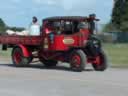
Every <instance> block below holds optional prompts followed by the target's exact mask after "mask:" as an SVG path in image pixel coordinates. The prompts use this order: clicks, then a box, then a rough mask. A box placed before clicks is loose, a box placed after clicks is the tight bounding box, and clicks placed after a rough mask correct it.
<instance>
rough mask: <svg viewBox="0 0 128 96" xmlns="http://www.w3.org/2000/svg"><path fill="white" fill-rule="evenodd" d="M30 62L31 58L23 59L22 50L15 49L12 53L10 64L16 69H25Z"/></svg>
mask: <svg viewBox="0 0 128 96" xmlns="http://www.w3.org/2000/svg"><path fill="white" fill-rule="evenodd" d="M31 61H32V58H31V57H24V56H23V52H22V49H21V48H19V47H17V48H14V49H13V51H12V62H13V64H14V66H16V67H26V66H28V65H29V63H30V62H31Z"/></svg>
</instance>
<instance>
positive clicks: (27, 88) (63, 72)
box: [0, 61, 128, 96]
mask: <svg viewBox="0 0 128 96" xmlns="http://www.w3.org/2000/svg"><path fill="white" fill-rule="evenodd" d="M127 75H128V70H127V69H112V68H109V69H108V70H107V71H105V72H96V71H93V70H92V69H91V67H89V68H87V70H85V71H84V72H82V73H79V72H78V73H77V72H72V71H70V70H69V69H68V67H67V66H65V64H64V65H63V64H62V65H61V66H58V67H56V68H52V69H46V68H44V67H43V66H41V65H39V64H37V65H32V66H31V67H28V68H16V67H13V66H12V65H11V64H10V62H2V61H1V63H0V96H128V76H127Z"/></svg>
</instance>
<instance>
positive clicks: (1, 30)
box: [0, 18, 24, 33]
mask: <svg viewBox="0 0 128 96" xmlns="http://www.w3.org/2000/svg"><path fill="white" fill-rule="evenodd" d="M8 29H9V30H13V31H22V30H24V28H20V27H10V26H7V25H6V24H5V22H4V21H3V20H2V18H0V33H5V31H6V30H8Z"/></svg>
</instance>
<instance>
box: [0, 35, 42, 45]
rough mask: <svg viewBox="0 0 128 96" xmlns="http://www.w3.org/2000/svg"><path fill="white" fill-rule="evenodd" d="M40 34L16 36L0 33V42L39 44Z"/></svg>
mask: <svg viewBox="0 0 128 96" xmlns="http://www.w3.org/2000/svg"><path fill="white" fill-rule="evenodd" d="M41 40H42V39H41V36H18V35H0V44H10V45H17V44H18V45H19V44H23V45H37V46H38V45H40V44H41Z"/></svg>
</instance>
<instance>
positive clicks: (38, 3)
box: [0, 0, 113, 27]
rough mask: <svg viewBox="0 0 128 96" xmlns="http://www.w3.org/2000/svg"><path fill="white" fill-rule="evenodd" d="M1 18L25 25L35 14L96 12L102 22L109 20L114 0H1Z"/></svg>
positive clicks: (52, 14)
mask: <svg viewBox="0 0 128 96" xmlns="http://www.w3.org/2000/svg"><path fill="white" fill-rule="evenodd" d="M0 1H1V3H0V18H2V19H3V20H4V21H5V23H6V24H7V25H8V26H17V27H25V26H28V25H29V24H30V22H31V19H32V17H33V16H36V17H38V19H39V21H40V22H41V21H42V19H44V18H46V17H51V16H88V15H89V14H91V13H95V14H96V15H97V17H98V18H99V19H100V20H101V21H100V22H101V23H103V24H104V23H107V22H109V20H110V18H111V14H112V9H113V0H0Z"/></svg>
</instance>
